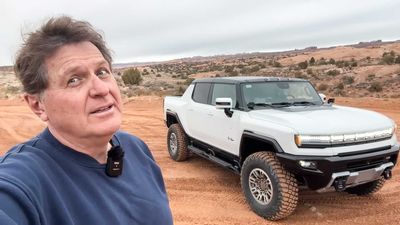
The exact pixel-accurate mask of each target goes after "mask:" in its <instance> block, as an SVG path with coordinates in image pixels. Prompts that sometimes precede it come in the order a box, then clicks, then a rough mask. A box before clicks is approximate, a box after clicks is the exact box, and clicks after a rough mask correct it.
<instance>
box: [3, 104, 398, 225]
mask: <svg viewBox="0 0 400 225" xmlns="http://www.w3.org/2000/svg"><path fill="white" fill-rule="evenodd" d="M337 102H338V103H339V104H343V105H349V106H356V107H360V108H366V109H371V110H374V111H378V112H381V113H383V114H386V115H387V116H389V117H391V118H392V119H394V120H395V121H396V123H397V124H399V125H400V99H390V100H382V99H372V98H361V99H350V98H339V99H337ZM0 109H1V110H0V137H1V141H0V154H3V153H4V152H5V151H7V150H8V149H9V148H10V147H11V146H13V145H14V144H17V143H19V142H21V141H24V140H27V139H29V138H31V137H33V136H34V135H35V134H37V133H38V132H40V131H41V130H42V129H43V128H44V127H45V124H43V123H42V122H40V121H39V119H37V118H36V116H35V115H34V114H33V113H31V112H30V110H29V109H28V108H27V106H26V105H25V103H23V102H22V101H20V100H0ZM122 128H123V129H124V130H126V131H129V132H131V133H133V134H135V135H137V136H139V137H140V138H142V139H143V140H144V141H145V142H146V143H147V144H148V145H149V147H150V149H151V151H152V153H153V155H154V157H155V159H156V161H157V162H158V164H159V165H160V167H161V169H162V171H163V174H164V178H165V183H166V186H167V192H168V195H169V198H170V205H171V208H172V213H173V217H174V221H175V224H176V225H193V224H203V225H206V224H207V225H222V224H360V225H361V224H363V225H364V224H385V225H386V224H399V223H400V222H399V221H400V197H399V196H400V169H399V168H400V167H399V166H397V167H396V168H395V169H394V171H393V174H394V175H393V178H392V179H391V180H390V181H388V182H387V183H386V184H385V186H384V187H383V189H382V190H381V191H380V192H378V193H377V194H375V195H374V196H372V197H358V196H355V195H349V194H345V193H325V194H318V193H316V192H312V191H308V190H301V191H300V195H299V198H300V201H299V205H298V207H297V210H296V211H295V213H294V214H293V215H292V216H290V217H289V218H287V219H285V220H281V221H278V222H269V221H266V220H264V219H262V218H260V217H258V216H257V215H256V214H254V213H253V212H252V211H251V210H250V209H249V207H248V206H247V204H246V202H245V199H244V196H243V194H242V191H241V187H240V179H239V176H237V175H235V174H233V173H232V172H230V171H228V170H225V169H223V168H220V167H219V166H217V165H215V164H213V163H211V162H208V161H206V160H204V159H202V158H199V157H192V158H191V159H190V160H188V161H186V162H182V163H177V162H174V161H172V160H171V159H170V158H169V156H168V153H167V147H166V133H167V129H166V127H165V125H164V123H163V115H162V99H161V98H159V97H139V98H134V99H132V100H131V101H130V102H128V103H126V104H125V105H124V119H123V124H122ZM397 136H398V137H400V131H399V129H398V130H397Z"/></svg>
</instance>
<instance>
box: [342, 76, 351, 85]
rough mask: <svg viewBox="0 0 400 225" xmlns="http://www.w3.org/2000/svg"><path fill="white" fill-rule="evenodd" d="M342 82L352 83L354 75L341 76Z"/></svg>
mask: <svg viewBox="0 0 400 225" xmlns="http://www.w3.org/2000/svg"><path fill="white" fill-rule="evenodd" d="M342 80H343V83H344V84H352V83H354V77H352V76H344V77H343V78H342Z"/></svg>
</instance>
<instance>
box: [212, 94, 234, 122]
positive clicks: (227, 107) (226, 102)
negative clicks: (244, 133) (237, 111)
mask: <svg viewBox="0 0 400 225" xmlns="http://www.w3.org/2000/svg"><path fill="white" fill-rule="evenodd" d="M215 108H217V109H224V112H225V115H226V116H227V117H232V114H233V111H231V109H232V99H231V98H216V99H215Z"/></svg>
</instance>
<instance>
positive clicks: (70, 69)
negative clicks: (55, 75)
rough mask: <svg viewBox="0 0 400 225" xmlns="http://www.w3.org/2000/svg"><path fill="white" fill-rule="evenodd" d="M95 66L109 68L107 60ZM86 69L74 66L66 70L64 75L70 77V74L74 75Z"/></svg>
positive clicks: (100, 61)
mask: <svg viewBox="0 0 400 225" xmlns="http://www.w3.org/2000/svg"><path fill="white" fill-rule="evenodd" d="M93 64H94V65H95V66H107V67H109V64H108V62H107V61H106V60H99V61H97V62H94V63H93ZM84 68H85V67H84V66H82V65H73V66H71V67H69V68H68V69H66V70H65V71H64V75H68V74H71V73H74V72H76V71H79V70H81V69H84Z"/></svg>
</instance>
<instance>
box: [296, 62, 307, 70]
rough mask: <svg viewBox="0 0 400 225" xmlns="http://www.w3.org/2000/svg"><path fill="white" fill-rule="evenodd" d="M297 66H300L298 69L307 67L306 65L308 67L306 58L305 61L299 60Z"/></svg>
mask: <svg viewBox="0 0 400 225" xmlns="http://www.w3.org/2000/svg"><path fill="white" fill-rule="evenodd" d="M297 65H298V66H299V67H300V69H303V70H304V69H307V67H308V62H307V60H306V61H304V62H300V63H299V64H297Z"/></svg>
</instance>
